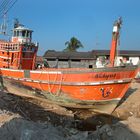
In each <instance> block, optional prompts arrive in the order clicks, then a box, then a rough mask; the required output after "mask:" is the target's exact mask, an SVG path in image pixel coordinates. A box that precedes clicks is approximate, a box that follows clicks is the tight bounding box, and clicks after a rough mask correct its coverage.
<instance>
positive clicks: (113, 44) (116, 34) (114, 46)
mask: <svg viewBox="0 0 140 140" xmlns="http://www.w3.org/2000/svg"><path fill="white" fill-rule="evenodd" d="M121 25H122V19H121V18H119V19H118V20H117V21H115V23H114V25H113V32H112V42H111V50H110V64H111V67H113V66H114V63H115V57H116V52H117V46H118V41H119V37H120V29H121Z"/></svg>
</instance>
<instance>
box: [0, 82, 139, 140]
mask: <svg viewBox="0 0 140 140" xmlns="http://www.w3.org/2000/svg"><path fill="white" fill-rule="evenodd" d="M139 85H140V83H136V82H133V83H132V85H131V88H130V89H129V91H128V92H127V94H126V96H125V98H124V99H123V100H122V101H121V103H120V105H119V106H118V107H117V108H116V110H115V111H114V112H113V114H112V115H111V116H108V115H101V114H98V115H95V114H93V113H89V112H87V111H74V110H68V109H65V108H62V107H59V106H57V105H49V104H48V105H45V108H43V106H44V104H41V103H37V102H35V101H33V100H32V101H31V100H27V99H23V98H21V97H17V96H14V95H11V94H7V93H6V92H4V91H1V92H0V140H58V139H59V140H64V139H65V140H94V139H95V140H140V101H139V100H140V87H139ZM80 116H82V117H80ZM83 116H86V117H83ZM79 118H84V119H79Z"/></svg>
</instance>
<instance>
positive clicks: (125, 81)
mask: <svg viewBox="0 0 140 140" xmlns="http://www.w3.org/2000/svg"><path fill="white" fill-rule="evenodd" d="M3 77H5V78H9V79H14V80H17V81H23V82H33V83H40V84H51V85H60V84H61V85H69V86H96V85H107V84H121V83H130V82H131V81H132V79H131V78H129V79H123V80H111V81H101V82H59V81H55V82H54V81H41V80H32V79H28V78H13V77H9V76H3Z"/></svg>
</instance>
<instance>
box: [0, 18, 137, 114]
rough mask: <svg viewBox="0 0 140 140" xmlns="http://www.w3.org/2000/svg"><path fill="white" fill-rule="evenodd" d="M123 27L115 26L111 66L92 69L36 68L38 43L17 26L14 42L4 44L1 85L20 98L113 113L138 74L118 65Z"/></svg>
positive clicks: (0, 54)
mask: <svg viewBox="0 0 140 140" xmlns="http://www.w3.org/2000/svg"><path fill="white" fill-rule="evenodd" d="M121 24H122V21H121V19H119V20H117V21H115V23H114V26H113V33H112V45H111V50H110V65H108V66H106V67H102V68H92V69H90V68H44V67H42V68H40V69H38V68H36V66H35V61H36V55H37V51H38V44H35V43H32V30H30V29H28V28H25V27H24V26H23V25H16V26H15V27H14V29H13V36H12V39H11V41H3V40H1V41H0V74H1V85H2V86H4V87H5V88H6V89H7V90H8V91H9V92H10V93H13V94H18V95H19V96H25V97H37V98H40V99H43V100H46V101H50V103H56V104H59V105H61V106H65V107H72V108H87V109H92V110H93V111H95V112H100V113H108V114H110V113H111V112H112V111H113V110H114V109H115V107H116V106H117V105H118V103H119V101H120V100H121V99H122V98H123V96H124V95H125V93H126V91H127V90H128V88H129V86H130V83H131V81H132V80H133V78H134V77H135V75H136V74H137V71H138V66H137V65H135V66H134V65H133V66H117V67H116V66H115V64H114V63H115V57H116V49H117V45H118V39H119V35H120V29H121ZM33 91H34V92H33Z"/></svg>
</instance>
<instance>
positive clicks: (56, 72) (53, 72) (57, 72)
mask: <svg viewBox="0 0 140 140" xmlns="http://www.w3.org/2000/svg"><path fill="white" fill-rule="evenodd" d="M30 73H48V74H62V72H61V71H30Z"/></svg>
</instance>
